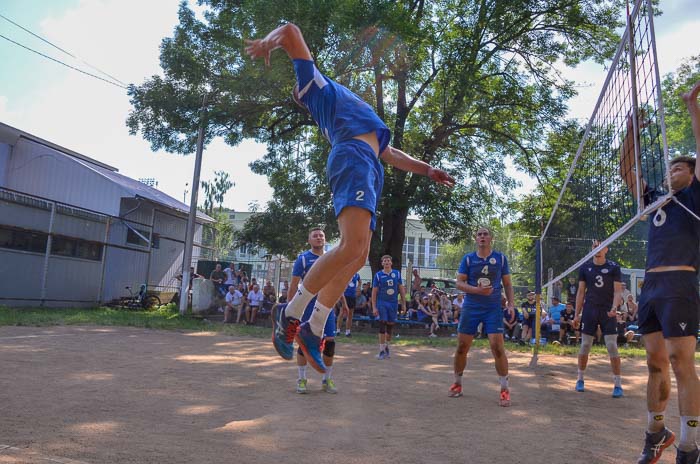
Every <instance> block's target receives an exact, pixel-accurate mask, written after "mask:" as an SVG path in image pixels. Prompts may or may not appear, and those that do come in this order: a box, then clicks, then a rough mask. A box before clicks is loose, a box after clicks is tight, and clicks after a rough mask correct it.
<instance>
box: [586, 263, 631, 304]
mask: <svg viewBox="0 0 700 464" xmlns="http://www.w3.org/2000/svg"><path fill="white" fill-rule="evenodd" d="M578 280H579V282H585V283H586V293H585V294H584V298H585V302H584V303H583V307H584V308H589V307H590V308H593V307H595V308H604V309H606V310H610V309H611V308H612V304H613V300H614V298H615V282H621V281H622V271H621V270H620V266H619V265H618V264H616V263H614V262H612V261H610V260H609V259H606V260H605V263H603V264H601V265H597V264H594V263H593V261H592V260H591V261H588V262H587V263H584V264H583V266H581V267H580V268H579V270H578Z"/></svg>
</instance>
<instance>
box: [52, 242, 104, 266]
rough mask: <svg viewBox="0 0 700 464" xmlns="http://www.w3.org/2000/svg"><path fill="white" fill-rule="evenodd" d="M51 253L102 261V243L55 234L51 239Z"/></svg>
mask: <svg viewBox="0 0 700 464" xmlns="http://www.w3.org/2000/svg"><path fill="white" fill-rule="evenodd" d="M51 254H52V255H55V256H66V257H69V258H80V259H89V260H92V261H100V260H102V244H101V243H95V242H88V241H85V240H80V239H78V238H68V237H56V236H54V237H53V238H52V239H51Z"/></svg>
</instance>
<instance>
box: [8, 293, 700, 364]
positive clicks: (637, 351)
mask: <svg viewBox="0 0 700 464" xmlns="http://www.w3.org/2000/svg"><path fill="white" fill-rule="evenodd" d="M54 325H95V326H123V327H143V328H148V329H160V330H187V331H200V332H219V333H222V334H225V335H232V336H235V335H241V336H248V337H257V338H268V337H269V336H270V329H268V328H265V327H259V326H245V325H238V324H221V323H217V322H209V321H207V320H206V319H202V318H199V317H193V316H192V315H185V316H181V315H180V313H179V312H178V310H177V307H176V306H175V305H174V304H169V305H164V306H161V307H160V308H159V309H157V310H155V311H131V310H124V309H115V308H106V307H99V308H8V307H0V326H29V327H47V326H54ZM336 340H337V341H338V342H339V343H352V344H361V345H376V344H377V343H378V341H377V335H376V334H372V333H367V332H353V334H352V337H345V336H342V335H341V336H339V337H338V338H337V339H336ZM393 344H394V345H398V346H408V347H413V346H416V347H419V346H434V347H443V348H450V347H451V348H455V347H456V346H457V338H456V337H450V338H447V337H439V338H427V337H422V336H401V337H400V338H395V339H394V340H393ZM473 347H474V348H478V349H488V340H485V339H481V340H474V345H473ZM506 348H507V349H508V350H509V351H515V352H520V353H531V352H532V347H530V346H520V345H517V344H514V343H510V342H506ZM591 352H592V353H593V354H599V355H607V351H606V349H605V346H599V345H596V346H593V349H592V351H591ZM540 353H544V354H553V355H559V356H576V355H577V354H578V347H575V346H554V345H551V344H547V345H546V346H544V347H540ZM620 355H621V356H622V357H625V358H640V357H642V358H643V357H645V356H646V353H645V351H644V348H639V347H629V348H624V347H620ZM695 359H697V360H698V361H700V353H695Z"/></svg>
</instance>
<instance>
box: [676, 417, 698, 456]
mask: <svg viewBox="0 0 700 464" xmlns="http://www.w3.org/2000/svg"><path fill="white" fill-rule="evenodd" d="M697 439H698V416H681V441H680V443H678V449H680V450H681V451H686V452H687V451H695V449H696V448H697V447H698V443H697Z"/></svg>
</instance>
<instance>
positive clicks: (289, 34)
mask: <svg viewBox="0 0 700 464" xmlns="http://www.w3.org/2000/svg"><path fill="white" fill-rule="evenodd" d="M246 43H247V47H246V53H247V54H248V55H249V56H251V57H252V58H263V59H264V60H265V63H266V64H269V62H270V54H271V52H272V51H273V50H275V49H277V48H282V49H283V50H284V51H285V52H286V53H287V55H288V56H289V58H290V59H291V60H292V62H293V64H294V70H295V73H296V77H297V83H296V86H295V87H294V91H293V97H294V100H295V102H296V103H297V104H298V105H299V106H301V107H302V108H303V109H304V110H305V111H308V112H309V113H310V115H311V117H312V118H313V120H314V121H315V122H316V124H317V125H318V127H319V129H320V131H321V133H322V134H323V135H324V136H325V137H326V138H327V139H328V141H329V142H330V144H331V151H330V154H329V156H328V161H327V164H326V175H327V177H328V182H329V184H330V187H331V192H332V194H333V206H334V209H335V214H336V216H337V218H338V228H339V230H340V243H339V244H338V246H337V247H335V248H334V249H333V250H331V251H329V252H328V253H326V254H325V255H323V257H322V258H321V259H319V260H318V262H317V263H316V266H314V268H313V269H312V270H311V272H309V274H307V276H306V278H305V279H304V283H303V284H301V285H299V288H298V290H297V292H296V293H295V294H294V298H292V299H291V301H290V302H289V304H288V305H280V311H279V312H278V319H277V320H276V321H275V329H274V332H275V333H274V335H273V340H274V346H275V349H276V350H277V352H278V353H279V354H280V355H281V356H282V357H283V358H285V359H291V358H292V357H293V353H294V349H293V346H292V343H293V340H294V338H295V337H296V340H297V341H298V343H299V346H300V347H301V349H302V351H303V352H304V354H305V355H306V358H307V359H308V360H309V362H310V363H311V365H312V366H313V367H314V368H315V369H316V370H318V371H319V372H324V371H325V369H326V367H325V365H324V364H323V359H322V356H321V352H320V344H321V336H322V335H323V327H324V326H325V323H326V318H327V317H328V314H329V313H330V312H331V309H332V308H333V305H334V304H335V303H336V301H337V300H338V299H339V298H340V296H341V295H342V293H343V291H344V290H345V287H346V286H347V283H348V281H349V280H350V278H351V277H352V276H353V275H354V274H355V273H356V272H357V271H359V270H360V268H361V267H362V266H364V264H365V261H366V260H367V255H368V253H369V244H370V239H371V236H372V231H373V230H374V226H375V211H376V208H377V202H378V199H379V195H380V194H381V190H382V185H383V182H384V168H383V167H382V164H381V162H380V159H381V160H383V161H384V162H385V163H387V164H390V165H392V166H393V167H395V168H397V169H400V170H403V171H408V172H412V173H415V174H420V175H424V176H427V177H429V178H430V179H432V180H433V181H435V182H438V183H441V184H444V185H447V186H449V187H451V186H453V185H454V179H452V177H450V175H449V174H447V173H446V172H445V171H443V170H440V169H436V168H433V167H431V166H430V165H428V164H426V163H424V162H422V161H419V160H416V159H414V158H412V157H410V156H409V155H407V154H406V153H404V152H402V151H401V150H398V149H396V148H394V147H392V146H391V145H389V141H390V138H391V133H390V131H389V129H388V128H387V126H386V125H385V124H384V122H383V121H382V120H381V119H380V118H379V117H378V116H377V115H376V113H375V112H374V111H373V110H372V108H371V107H370V106H369V105H368V104H367V103H365V102H364V101H362V99H360V98H359V97H358V96H357V95H355V94H354V93H352V92H351V91H350V90H348V89H347V88H345V87H343V86H342V85H340V84H338V83H337V82H335V81H333V80H332V79H330V78H328V77H326V76H324V75H323V74H321V72H320V71H319V70H318V68H317V67H316V66H315V65H314V62H313V58H312V56H311V52H310V51H309V48H308V46H307V45H306V42H305V41H304V37H303V36H302V33H301V30H300V29H299V28H298V27H297V26H295V25H294V24H285V25H283V26H280V27H278V28H277V29H275V30H273V31H272V32H270V33H269V34H268V35H267V36H266V37H265V38H263V39H258V40H246ZM316 295H318V298H317V301H316V305H315V308H314V311H313V314H312V316H311V318H310V319H309V321H308V322H307V323H304V324H301V325H299V319H300V318H301V316H302V314H303V313H304V308H306V305H307V304H308V303H309V301H311V299H312V298H313V297H314V296H316Z"/></svg>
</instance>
